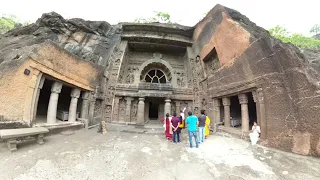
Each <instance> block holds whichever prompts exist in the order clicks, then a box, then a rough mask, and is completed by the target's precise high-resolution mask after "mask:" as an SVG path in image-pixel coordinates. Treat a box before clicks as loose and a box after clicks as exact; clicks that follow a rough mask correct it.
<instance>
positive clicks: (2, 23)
mask: <svg viewBox="0 0 320 180" xmlns="http://www.w3.org/2000/svg"><path fill="white" fill-rule="evenodd" d="M23 25H27V23H24V24H22V23H20V22H19V20H18V18H17V17H16V16H13V15H4V16H2V17H0V34H4V33H6V32H7V31H9V30H11V29H14V28H18V27H21V26H23Z"/></svg>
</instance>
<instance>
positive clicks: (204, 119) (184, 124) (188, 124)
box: [163, 108, 210, 148]
mask: <svg viewBox="0 0 320 180" xmlns="http://www.w3.org/2000/svg"><path fill="white" fill-rule="evenodd" d="M185 110H186V108H184V109H183V110H182V111H181V112H180V115H179V116H177V114H176V113H173V115H172V116H170V115H169V113H167V114H166V117H165V119H164V120H163V122H164V128H165V136H166V138H167V139H168V140H172V141H173V142H174V143H180V142H181V141H180V134H181V131H182V130H183V129H185V128H187V129H188V134H189V143H190V147H191V148H192V147H193V145H192V139H193V138H194V140H195V144H196V147H197V148H198V147H199V144H200V143H203V142H204V141H205V138H206V137H207V136H208V135H209V134H210V118H209V117H208V116H207V115H206V113H205V110H201V115H200V116H199V117H197V116H195V115H193V114H192V112H191V111H189V112H188V117H187V118H186V119H185V115H184V112H185Z"/></svg>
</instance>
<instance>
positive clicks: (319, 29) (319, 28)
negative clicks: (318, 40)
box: [310, 24, 320, 35]
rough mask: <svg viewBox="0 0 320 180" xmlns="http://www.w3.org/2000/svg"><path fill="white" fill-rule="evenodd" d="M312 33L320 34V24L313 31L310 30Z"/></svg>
mask: <svg viewBox="0 0 320 180" xmlns="http://www.w3.org/2000/svg"><path fill="white" fill-rule="evenodd" d="M310 33H311V34H314V35H316V34H319V33H320V24H316V25H314V26H313V27H312V28H311V29H310Z"/></svg>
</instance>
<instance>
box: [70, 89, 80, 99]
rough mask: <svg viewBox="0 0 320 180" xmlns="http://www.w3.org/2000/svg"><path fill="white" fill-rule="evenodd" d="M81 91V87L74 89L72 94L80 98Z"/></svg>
mask: <svg viewBox="0 0 320 180" xmlns="http://www.w3.org/2000/svg"><path fill="white" fill-rule="evenodd" d="M80 92H81V91H80V89H72V91H71V94H70V96H71V97H72V98H77V99H78V98H79V97H80Z"/></svg>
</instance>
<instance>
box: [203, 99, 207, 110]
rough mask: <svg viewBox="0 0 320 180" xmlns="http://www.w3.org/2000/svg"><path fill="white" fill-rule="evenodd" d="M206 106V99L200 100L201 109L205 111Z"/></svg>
mask: <svg viewBox="0 0 320 180" xmlns="http://www.w3.org/2000/svg"><path fill="white" fill-rule="evenodd" d="M207 105H208V103H207V101H206V99H202V102H201V109H204V110H207V108H208V106H207Z"/></svg>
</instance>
